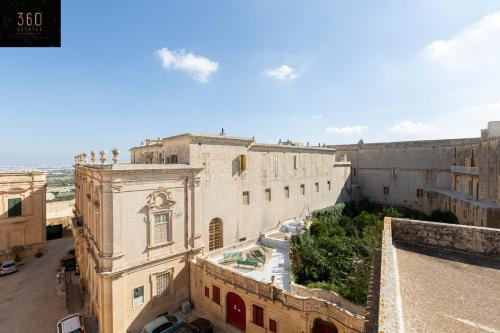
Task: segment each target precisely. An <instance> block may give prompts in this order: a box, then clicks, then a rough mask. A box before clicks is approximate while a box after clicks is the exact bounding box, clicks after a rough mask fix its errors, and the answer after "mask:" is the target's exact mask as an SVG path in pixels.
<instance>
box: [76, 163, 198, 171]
mask: <svg viewBox="0 0 500 333" xmlns="http://www.w3.org/2000/svg"><path fill="white" fill-rule="evenodd" d="M81 166H83V167H86V168H90V169H98V170H109V171H135V170H143V171H147V170H201V168H198V167H193V166H191V165H189V164H180V163H178V164H134V163H116V164H99V163H96V164H82V165H81Z"/></svg>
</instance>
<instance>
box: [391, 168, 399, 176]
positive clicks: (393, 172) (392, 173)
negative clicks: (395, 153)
mask: <svg viewBox="0 0 500 333" xmlns="http://www.w3.org/2000/svg"><path fill="white" fill-rule="evenodd" d="M391 176H392V177H397V176H398V169H396V168H391Z"/></svg>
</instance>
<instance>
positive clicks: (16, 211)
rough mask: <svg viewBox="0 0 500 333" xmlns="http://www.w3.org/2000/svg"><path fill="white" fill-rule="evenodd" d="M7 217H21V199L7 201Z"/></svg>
mask: <svg viewBox="0 0 500 333" xmlns="http://www.w3.org/2000/svg"><path fill="white" fill-rule="evenodd" d="M8 207H9V210H8V213H7V216H8V217H16V216H21V215H23V204H22V200H21V198H14V199H9V200H8Z"/></svg>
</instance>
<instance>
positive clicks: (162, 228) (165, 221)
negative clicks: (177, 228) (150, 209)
mask: <svg viewBox="0 0 500 333" xmlns="http://www.w3.org/2000/svg"><path fill="white" fill-rule="evenodd" d="M169 216H170V214H168V213H161V214H155V215H154V217H155V220H154V226H153V241H154V244H162V243H166V242H168V241H170V235H169V228H170V221H169V220H170V218H169Z"/></svg>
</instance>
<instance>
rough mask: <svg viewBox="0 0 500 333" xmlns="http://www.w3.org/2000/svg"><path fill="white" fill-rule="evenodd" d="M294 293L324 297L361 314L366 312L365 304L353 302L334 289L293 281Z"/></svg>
mask: <svg viewBox="0 0 500 333" xmlns="http://www.w3.org/2000/svg"><path fill="white" fill-rule="evenodd" d="M292 294H293V295H295V296H301V297H314V298H318V299H324V300H327V301H330V302H332V303H335V304H337V305H338V306H340V307H342V308H344V309H347V310H349V311H350V312H352V313H356V314H358V315H360V316H364V315H365V313H366V308H365V307H364V306H363V305H359V304H356V303H353V302H351V301H349V300H347V299H345V298H344V297H342V296H340V295H339V294H337V293H335V292H333V291H329V290H325V289H320V288H307V287H304V286H302V285H300V284H296V283H293V282H292Z"/></svg>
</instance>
